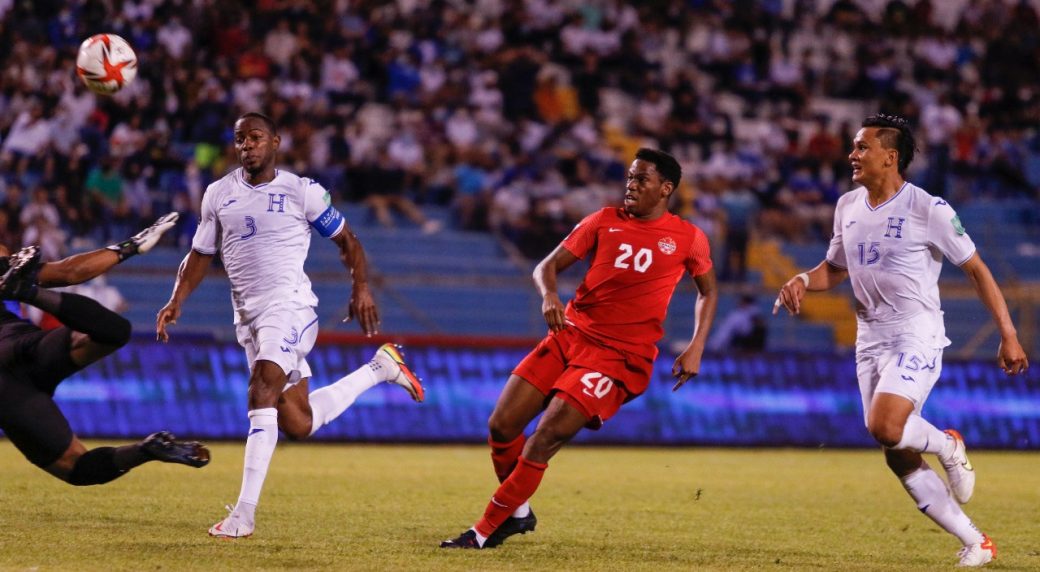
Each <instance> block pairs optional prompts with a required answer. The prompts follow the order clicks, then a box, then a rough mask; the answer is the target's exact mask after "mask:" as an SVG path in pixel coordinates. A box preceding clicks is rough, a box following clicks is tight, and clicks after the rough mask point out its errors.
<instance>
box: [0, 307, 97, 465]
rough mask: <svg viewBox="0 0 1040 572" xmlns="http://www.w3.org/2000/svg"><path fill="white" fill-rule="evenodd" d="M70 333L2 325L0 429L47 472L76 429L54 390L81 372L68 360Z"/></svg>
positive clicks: (66, 447) (31, 460)
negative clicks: (55, 400)
mask: <svg viewBox="0 0 1040 572" xmlns="http://www.w3.org/2000/svg"><path fill="white" fill-rule="evenodd" d="M71 343H72V331H71V330H69V329H68V328H58V329H55V330H50V331H46V332H45V331H43V330H40V329H39V328H37V327H35V326H33V325H32V324H28V323H24V322H21V323H8V324H3V325H2V326H0V429H2V430H3V432H4V434H5V435H6V436H7V438H8V439H10V440H11V442H12V443H14V446H15V447H17V448H18V450H19V451H21V452H22V454H23V455H25V458H27V459H29V461H30V462H32V463H33V464H34V465H37V466H39V467H47V466H48V465H50V464H52V463H54V462H55V461H57V460H58V459H60V458H61V456H62V455H63V454H65V451H66V450H68V448H69V445H70V444H71V443H72V438H73V434H72V428H71V427H69V421H68V419H66V418H65V415H64V414H63V413H62V412H61V410H60V409H59V408H58V405H57V404H56V403H54V390H55V388H57V386H58V384H59V383H61V381H62V380H64V379H65V378H67V377H68V376H70V375H72V374H73V373H75V372H76V371H78V370H79V369H80V368H79V367H78V366H76V364H74V363H73V362H72V357H71V355H70V351H71Z"/></svg>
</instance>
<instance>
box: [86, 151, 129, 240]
mask: <svg viewBox="0 0 1040 572" xmlns="http://www.w3.org/2000/svg"><path fill="white" fill-rule="evenodd" d="M123 182H124V181H123V176H122V175H121V174H120V173H119V168H118V163H117V162H116V160H115V159H113V158H112V157H106V158H105V159H102V161H101V163H100V164H99V165H98V166H97V167H94V168H93V169H91V171H90V173H88V174H87V182H86V184H85V187H86V189H87V193H88V195H87V200H88V201H89V204H90V215H91V218H92V220H95V221H98V222H100V223H101V240H102V241H107V240H108V239H109V237H110V236H111V235H112V234H113V232H114V231H115V230H117V229H118V228H121V227H122V226H124V225H125V224H126V223H127V222H128V217H129V214H130V209H129V207H128V206H127V202H126V196H125V195H124V193H123Z"/></svg>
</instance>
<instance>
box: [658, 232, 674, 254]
mask: <svg viewBox="0 0 1040 572" xmlns="http://www.w3.org/2000/svg"><path fill="white" fill-rule="evenodd" d="M657 248H659V249H660V250H661V252H663V253H665V254H675V241H674V240H672V237H670V236H666V237H664V238H662V239H661V240H658V241H657Z"/></svg>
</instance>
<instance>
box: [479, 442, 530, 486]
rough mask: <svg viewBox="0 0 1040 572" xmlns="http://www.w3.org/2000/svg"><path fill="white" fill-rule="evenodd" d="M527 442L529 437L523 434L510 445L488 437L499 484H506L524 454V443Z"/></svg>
mask: <svg viewBox="0 0 1040 572" xmlns="http://www.w3.org/2000/svg"><path fill="white" fill-rule="evenodd" d="M526 442H527V437H524V434H523V433H521V434H520V436H519V437H517V438H516V439H513V440H512V441H510V442H508V443H499V442H498V441H495V440H493V439H492V438H491V437H488V445H491V464H493V465H494V466H495V475H496V476H497V477H498V482H500V483H503V482H505V480H506V477H508V476H509V473H512V472H513V468H514V467H516V460H517V459H518V458H519V457H520V453H522V452H523V450H524V443H526Z"/></svg>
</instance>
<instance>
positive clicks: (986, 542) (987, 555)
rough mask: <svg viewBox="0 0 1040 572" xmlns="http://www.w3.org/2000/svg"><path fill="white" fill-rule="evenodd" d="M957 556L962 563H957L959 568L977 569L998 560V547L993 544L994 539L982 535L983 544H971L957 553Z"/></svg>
mask: <svg viewBox="0 0 1040 572" xmlns="http://www.w3.org/2000/svg"><path fill="white" fill-rule="evenodd" d="M957 556H960V558H961V561H960V562H958V563H957V566H962V567H966V568H967V567H971V568H975V567H978V566H983V565H985V564H987V563H989V562H992V561H993V560H996V558H997V545H996V544H994V543H993V539H991V538H990V537H988V536H986V535H985V534H983V535H982V542H980V543H978V544H969V545H968V546H965V547H964V548H961V549H960V551H958V552H957Z"/></svg>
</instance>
